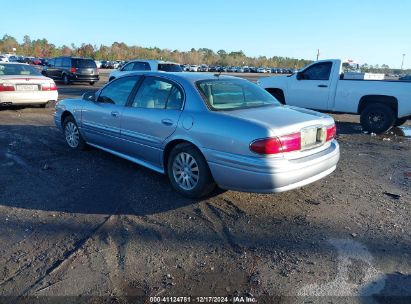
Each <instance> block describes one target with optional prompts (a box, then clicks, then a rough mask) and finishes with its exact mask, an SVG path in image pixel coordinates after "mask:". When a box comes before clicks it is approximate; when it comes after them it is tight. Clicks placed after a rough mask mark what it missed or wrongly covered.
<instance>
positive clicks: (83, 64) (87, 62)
mask: <svg viewBox="0 0 411 304" xmlns="http://www.w3.org/2000/svg"><path fill="white" fill-rule="evenodd" d="M71 63H72V66H73V67H75V68H89V69H97V65H96V63H95V62H94V60H92V59H81V58H72V59H71Z"/></svg>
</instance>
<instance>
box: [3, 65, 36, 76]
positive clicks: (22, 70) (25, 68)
mask: <svg viewBox="0 0 411 304" xmlns="http://www.w3.org/2000/svg"><path fill="white" fill-rule="evenodd" d="M0 75H33V76H41V73H40V72H39V71H38V70H36V69H35V68H33V67H32V66H29V65H25V64H10V63H8V64H0Z"/></svg>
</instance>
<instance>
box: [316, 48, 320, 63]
mask: <svg viewBox="0 0 411 304" xmlns="http://www.w3.org/2000/svg"><path fill="white" fill-rule="evenodd" d="M318 58H320V49H317V61H318Z"/></svg>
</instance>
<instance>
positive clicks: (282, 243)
mask: <svg viewBox="0 0 411 304" xmlns="http://www.w3.org/2000/svg"><path fill="white" fill-rule="evenodd" d="M104 77H105V78H106V74H104ZM104 77H103V82H104V80H105V78H104ZM251 77H252V76H251ZM249 79H250V78H249ZM97 88H98V87H89V86H84V85H73V86H69V87H67V86H60V88H59V92H60V97H61V98H66V97H73V96H75V95H79V94H81V93H83V92H84V91H86V90H90V89H92V90H96V89H97ZM52 112H53V109H39V108H34V107H31V108H30V107H27V108H12V109H2V110H0V243H1V244H2V246H0V265H2V267H0V296H10V295H12V296H21V295H31V296H56V295H58V296H79V295H81V296H111V297H115V298H116V299H117V300H118V301H120V302H121V301H122V300H124V301H125V299H127V298H126V297H127V296H139V297H140V298H136V299H140V300H141V301H142V302H143V301H144V299H145V298H148V297H150V296H189V295H191V296H192V297H194V296H235V295H241V296H249V297H252V296H256V297H260V299H264V298H263V297H264V296H273V295H276V296H284V298H281V299H279V302H278V303H280V302H281V303H291V302H293V301H295V302H300V303H301V299H302V298H300V297H297V298H294V297H292V296H305V297H306V298H304V299H314V300H317V301H318V299H329V298H318V296H330V297H336V296H347V298H339V299H340V300H341V299H351V300H352V299H358V298H350V296H358V295H362V296H371V295H380V296H381V295H388V296H408V298H395V299H402V300H404V301H407V300H410V299H411V259H410V255H411V225H410V215H411V212H410V211H411V191H410V185H411V140H410V139H409V138H407V137H406V136H404V132H405V133H406V132H409V130H410V129H411V125H410V122H408V124H407V125H406V127H405V128H404V129H402V130H401V129H394V130H392V131H391V132H390V133H389V134H387V135H384V136H371V135H369V134H364V133H362V132H361V127H360V125H359V124H358V117H356V116H352V115H333V116H334V118H335V119H336V121H337V129H338V136H337V138H338V141H339V143H340V145H341V160H340V163H339V166H338V168H337V170H336V171H335V172H334V173H333V174H332V175H330V176H329V177H327V178H325V179H323V180H321V181H319V182H316V183H314V184H311V185H309V186H306V187H304V188H301V189H298V190H294V191H290V192H286V193H281V194H272V195H271V194H270V195H262V194H251V193H240V192H234V191H227V192H222V193H221V192H220V193H215V194H214V195H213V196H211V197H210V198H207V199H204V200H188V199H184V198H182V197H180V196H179V195H178V194H176V193H175V192H174V191H173V190H172V188H171V186H170V185H169V183H168V181H167V178H166V177H165V176H162V175H160V174H157V173H155V172H152V171H150V170H148V169H145V168H143V167H140V166H137V165H135V164H132V163H130V162H128V161H125V160H123V159H120V158H117V157H115V156H112V155H110V154H107V153H105V152H102V151H99V150H96V149H92V148H90V149H88V150H87V151H85V152H78V153H73V152H72V151H70V150H69V149H68V147H67V146H66V145H65V143H64V140H63V137H62V135H61V134H60V133H59V131H58V130H57V129H56V128H55V127H54V125H53V121H52V116H51V115H52ZM265 299H268V300H267V303H272V302H273V300H272V298H271V300H270V298H265ZM365 299H367V301H371V302H366V303H390V302H384V301H386V298H380V297H373V298H371V297H370V298H365ZM197 300H200V299H197ZM372 301H375V302H372ZM260 302H261V301H260ZM293 303H294V302H293ZM314 303H316V302H314ZM325 303H328V302H325ZM361 303H365V302H361ZM404 303H406V302H404ZM408 303H409V302H408Z"/></svg>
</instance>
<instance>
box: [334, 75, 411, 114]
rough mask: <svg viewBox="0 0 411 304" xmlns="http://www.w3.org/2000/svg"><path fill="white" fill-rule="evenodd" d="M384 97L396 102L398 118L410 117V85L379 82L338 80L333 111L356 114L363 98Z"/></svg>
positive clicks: (398, 82) (396, 82)
mask: <svg viewBox="0 0 411 304" xmlns="http://www.w3.org/2000/svg"><path fill="white" fill-rule="evenodd" d="M366 95H386V96H393V97H395V98H396V99H397V100H398V117H405V116H409V115H411V83H404V82H400V81H381V80H339V81H338V86H337V90H336V94H335V105H334V109H333V110H334V111H336V112H348V113H357V111H358V105H359V102H360V100H361V98H362V97H363V96H366Z"/></svg>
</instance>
